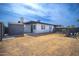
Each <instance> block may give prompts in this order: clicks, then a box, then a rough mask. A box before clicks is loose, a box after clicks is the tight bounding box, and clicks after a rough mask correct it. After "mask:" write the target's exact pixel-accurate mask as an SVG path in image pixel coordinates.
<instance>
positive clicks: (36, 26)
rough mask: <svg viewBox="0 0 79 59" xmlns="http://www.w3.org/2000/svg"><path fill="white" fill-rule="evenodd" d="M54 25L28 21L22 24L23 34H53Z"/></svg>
mask: <svg viewBox="0 0 79 59" xmlns="http://www.w3.org/2000/svg"><path fill="white" fill-rule="evenodd" d="M53 29H54V25H52V24H47V23H43V22H36V21H30V22H26V23H24V33H46V32H53Z"/></svg>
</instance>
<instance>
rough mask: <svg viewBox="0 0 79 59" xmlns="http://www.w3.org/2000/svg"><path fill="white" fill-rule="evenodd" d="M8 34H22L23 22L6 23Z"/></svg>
mask: <svg viewBox="0 0 79 59" xmlns="http://www.w3.org/2000/svg"><path fill="white" fill-rule="evenodd" d="M8 34H9V35H24V24H22V23H9V24H8Z"/></svg>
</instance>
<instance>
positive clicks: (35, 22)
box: [24, 21, 53, 25]
mask: <svg viewBox="0 0 79 59" xmlns="http://www.w3.org/2000/svg"><path fill="white" fill-rule="evenodd" d="M24 24H46V25H53V24H48V23H44V22H38V21H29V22H25V23H24Z"/></svg>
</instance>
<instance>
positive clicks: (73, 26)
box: [67, 25, 75, 28]
mask: <svg viewBox="0 0 79 59" xmlns="http://www.w3.org/2000/svg"><path fill="white" fill-rule="evenodd" d="M67 28H75V25H71V26H68V27H67Z"/></svg>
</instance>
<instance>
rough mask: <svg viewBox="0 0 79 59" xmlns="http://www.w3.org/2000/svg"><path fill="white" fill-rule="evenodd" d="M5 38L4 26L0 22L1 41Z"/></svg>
mask: <svg viewBox="0 0 79 59" xmlns="http://www.w3.org/2000/svg"><path fill="white" fill-rule="evenodd" d="M3 36H4V24H3V23H2V22H0V40H2V38H3Z"/></svg>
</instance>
